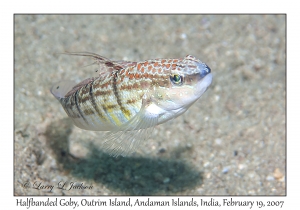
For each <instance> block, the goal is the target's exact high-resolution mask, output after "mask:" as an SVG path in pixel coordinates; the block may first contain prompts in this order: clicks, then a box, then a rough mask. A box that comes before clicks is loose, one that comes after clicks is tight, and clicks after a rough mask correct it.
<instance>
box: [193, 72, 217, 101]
mask: <svg viewBox="0 0 300 210" xmlns="http://www.w3.org/2000/svg"><path fill="white" fill-rule="evenodd" d="M208 69H209V68H208ZM209 70H210V69H209ZM201 77H202V76H201ZM212 78H213V76H212V73H210V71H209V73H208V74H206V75H205V76H204V77H203V78H201V79H200V81H199V82H198V83H197V85H196V88H195V92H194V94H195V95H196V96H198V97H200V96H201V95H202V94H203V93H204V92H205V91H206V89H207V88H208V87H209V86H210V84H211V82H212Z"/></svg>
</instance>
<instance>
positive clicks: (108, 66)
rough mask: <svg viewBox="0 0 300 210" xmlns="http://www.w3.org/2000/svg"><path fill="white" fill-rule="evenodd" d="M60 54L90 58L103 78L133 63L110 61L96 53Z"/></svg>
mask: <svg viewBox="0 0 300 210" xmlns="http://www.w3.org/2000/svg"><path fill="white" fill-rule="evenodd" d="M62 54H66V55H75V56H87V57H91V58H93V59H94V60H95V62H94V63H92V64H91V65H93V64H97V65H99V69H98V72H99V76H104V75H107V74H110V73H112V72H114V71H118V70H121V69H123V68H126V67H127V65H129V63H133V62H126V61H112V60H110V59H108V58H106V57H104V56H101V55H98V54H96V53H90V52H65V53H62Z"/></svg>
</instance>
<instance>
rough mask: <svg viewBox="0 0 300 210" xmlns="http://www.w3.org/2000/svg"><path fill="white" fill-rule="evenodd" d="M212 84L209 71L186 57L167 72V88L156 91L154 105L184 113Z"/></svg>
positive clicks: (194, 60)
mask: <svg viewBox="0 0 300 210" xmlns="http://www.w3.org/2000/svg"><path fill="white" fill-rule="evenodd" d="M211 82H212V74H211V69H210V68H209V67H208V66H207V65H206V64H205V63H203V62H201V61H200V60H199V59H197V58H195V57H194V56H191V55H187V56H186V57H185V58H184V59H182V60H180V61H178V62H177V63H176V68H173V69H171V70H170V71H169V83H168V87H167V88H166V87H164V88H162V89H161V90H160V91H159V90H158V91H157V97H156V98H160V99H161V100H157V103H156V105H157V106H159V107H160V108H161V109H163V110H166V111H171V110H180V113H182V111H183V112H184V111H186V110H187V109H188V108H189V107H190V106H191V105H192V104H193V103H194V102H195V101H197V99H199V98H200V97H201V95H202V94H203V93H204V92H205V91H206V89H207V88H208V87H209V85H210V84H211Z"/></svg>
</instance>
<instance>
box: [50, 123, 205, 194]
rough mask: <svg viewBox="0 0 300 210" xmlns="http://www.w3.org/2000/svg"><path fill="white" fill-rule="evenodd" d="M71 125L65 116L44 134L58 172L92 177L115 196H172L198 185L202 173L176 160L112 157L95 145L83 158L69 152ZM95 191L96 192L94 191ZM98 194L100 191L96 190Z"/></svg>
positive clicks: (85, 177) (89, 147) (82, 178)
mask: <svg viewBox="0 0 300 210" xmlns="http://www.w3.org/2000/svg"><path fill="white" fill-rule="evenodd" d="M72 127H73V124H72V122H71V120H69V119H68V118H65V119H62V120H59V121H56V122H53V123H51V124H50V125H49V126H48V127H47V131H46V133H45V136H46V138H47V144H48V145H49V147H50V148H51V149H52V150H53V153H54V155H55V158H56V160H57V162H58V163H59V165H60V167H61V168H60V169H61V170H62V171H66V172H70V174H71V175H72V176H73V177H75V178H77V179H78V181H79V180H80V181H81V182H83V180H94V181H95V182H96V183H101V184H103V185H104V186H105V187H106V188H108V189H110V190H112V191H114V192H115V193H113V194H115V195H124V194H126V195H172V194H173V195H174V194H177V195H178V194H180V192H183V191H185V190H188V189H193V188H195V187H197V186H198V187H199V186H201V184H202V180H203V177H202V172H199V171H196V170H194V169H193V166H192V165H190V164H188V163H185V162H183V161H180V160H178V159H177V160H170V159H165V158H163V159H162V158H149V157H118V158H115V157H112V156H110V155H109V154H107V153H105V152H103V151H101V148H97V147H96V146H95V145H93V144H90V145H89V146H88V149H89V155H88V156H87V157H86V158H74V157H73V156H72V155H71V154H70V153H69V141H70V139H69V137H70V134H71V132H72ZM95 193H96V192H95ZM97 193H99V194H95V195H101V192H100V191H97Z"/></svg>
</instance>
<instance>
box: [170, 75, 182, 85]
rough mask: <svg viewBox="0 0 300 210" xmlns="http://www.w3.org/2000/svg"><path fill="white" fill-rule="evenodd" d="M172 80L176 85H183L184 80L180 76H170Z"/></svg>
mask: <svg viewBox="0 0 300 210" xmlns="http://www.w3.org/2000/svg"><path fill="white" fill-rule="evenodd" d="M170 80H171V82H172V83H173V84H174V85H182V82H183V78H182V76H181V75H179V74H173V75H171V76H170Z"/></svg>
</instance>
